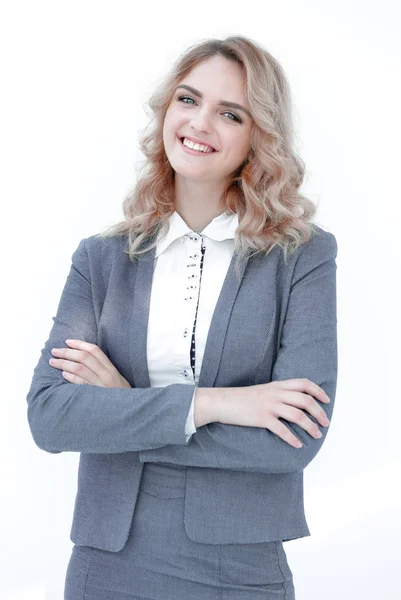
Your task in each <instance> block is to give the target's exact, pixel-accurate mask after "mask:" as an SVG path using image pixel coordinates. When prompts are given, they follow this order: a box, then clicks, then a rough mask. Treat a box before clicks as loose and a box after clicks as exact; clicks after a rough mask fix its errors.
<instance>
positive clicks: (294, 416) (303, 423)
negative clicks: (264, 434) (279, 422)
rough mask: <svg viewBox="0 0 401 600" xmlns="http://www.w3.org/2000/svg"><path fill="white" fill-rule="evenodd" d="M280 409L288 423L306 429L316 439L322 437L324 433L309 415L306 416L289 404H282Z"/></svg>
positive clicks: (281, 415)
mask: <svg viewBox="0 0 401 600" xmlns="http://www.w3.org/2000/svg"><path fill="white" fill-rule="evenodd" d="M313 402H314V401H313ZM279 409H280V417H282V418H283V419H285V420H286V421H289V422H290V423H295V424H296V425H298V426H299V427H302V429H305V431H306V432H307V433H309V435H310V436H311V437H313V438H315V439H318V438H321V437H322V433H321V431H320V429H319V427H318V425H317V424H316V423H314V422H313V421H311V419H309V417H308V415H306V414H305V413H304V412H303V411H302V410H299V409H298V408H295V407H294V406H290V405H289V404H281V406H280V407H279Z"/></svg>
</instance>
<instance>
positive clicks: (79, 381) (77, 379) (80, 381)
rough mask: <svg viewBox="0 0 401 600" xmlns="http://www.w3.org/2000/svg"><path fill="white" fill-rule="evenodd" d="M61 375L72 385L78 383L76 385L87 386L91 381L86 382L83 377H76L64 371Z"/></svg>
mask: <svg viewBox="0 0 401 600" xmlns="http://www.w3.org/2000/svg"><path fill="white" fill-rule="evenodd" d="M61 374H62V375H63V377H65V379H67V381H69V382H70V383H76V384H84V383H86V384H87V383H89V381H85V380H84V379H82V377H78V375H74V374H73V373H68V372H67V371H62V373H61Z"/></svg>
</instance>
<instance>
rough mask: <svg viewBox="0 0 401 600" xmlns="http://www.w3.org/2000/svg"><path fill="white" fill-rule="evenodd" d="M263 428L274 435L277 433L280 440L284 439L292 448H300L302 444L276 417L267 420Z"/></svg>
mask: <svg viewBox="0 0 401 600" xmlns="http://www.w3.org/2000/svg"><path fill="white" fill-rule="evenodd" d="M265 429H268V430H269V431H271V432H272V433H275V434H276V435H278V437H280V438H281V439H282V440H284V441H285V442H287V443H288V444H290V446H293V447H294V448H301V447H302V446H303V444H302V442H301V440H300V439H299V438H297V436H296V435H294V434H293V433H292V431H290V430H289V429H288V427H286V426H285V425H284V423H282V422H281V421H279V420H278V419H271V420H269V422H268V426H266V427H265Z"/></svg>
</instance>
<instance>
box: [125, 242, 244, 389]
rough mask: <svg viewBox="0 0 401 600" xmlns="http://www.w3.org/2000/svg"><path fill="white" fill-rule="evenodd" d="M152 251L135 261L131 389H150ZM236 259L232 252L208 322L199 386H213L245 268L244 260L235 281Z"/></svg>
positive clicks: (153, 257)
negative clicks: (148, 357)
mask: <svg viewBox="0 0 401 600" xmlns="http://www.w3.org/2000/svg"><path fill="white" fill-rule="evenodd" d="M155 252H156V248H152V249H151V250H149V251H148V252H146V253H145V254H143V255H142V256H140V257H139V259H138V260H137V269H136V278H135V285H134V294H133V301H132V317H131V331H130V340H129V347H130V358H131V366H132V372H133V380H134V384H135V387H138V388H147V387H150V379H149V371H148V364H147V355H146V340H147V332H148V319H149V309H150V297H151V291H152V279H153V272H154V264H155ZM248 254H249V252H248ZM236 256H237V254H236V252H235V251H234V254H233V256H232V258H231V262H230V265H229V268H228V271H227V275H226V277H225V279H224V283H223V286H222V289H221V292H220V295H219V297H218V300H217V304H216V308H215V310H214V313H213V317H212V320H211V323H210V328H209V333H208V336H207V339H206V346H205V352H204V356H203V362H202V368H201V372H200V375H199V382H198V386H199V387H213V386H214V383H215V381H216V377H217V374H218V370H219V366H220V360H221V355H222V352H223V346H224V341H225V337H226V333H227V328H228V323H229V320H230V315H231V311H232V308H233V306H234V302H235V298H236V296H237V293H238V290H239V288H240V286H241V282H242V279H243V276H244V273H245V270H246V266H247V260H243V261H241V263H240V270H239V277H238V278H237V275H236V272H235V260H236Z"/></svg>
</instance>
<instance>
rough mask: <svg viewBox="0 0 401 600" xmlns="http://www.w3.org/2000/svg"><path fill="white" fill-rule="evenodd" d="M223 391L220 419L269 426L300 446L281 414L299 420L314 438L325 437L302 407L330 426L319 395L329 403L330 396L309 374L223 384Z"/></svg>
mask: <svg viewBox="0 0 401 600" xmlns="http://www.w3.org/2000/svg"><path fill="white" fill-rule="evenodd" d="M220 392H221V396H220V398H219V402H218V414H217V421H218V422H219V423H225V424H227V425H242V426H248V427H261V428H265V429H269V430H270V431H272V432H273V433H275V434H276V435H278V436H279V437H281V438H282V439H283V440H284V441H285V442H288V444H290V445H291V446H294V447H296V448H299V447H300V443H299V439H298V438H297V437H296V436H295V435H294V434H293V433H292V431H290V429H288V427H286V426H285V424H284V423H282V422H281V421H279V417H281V418H283V419H285V420H286V421H290V422H292V423H296V424H297V425H299V426H300V427H302V428H303V429H305V431H307V432H308V433H309V434H310V435H311V436H312V437H314V438H317V437H321V435H316V434H319V433H321V432H320V430H319V428H318V426H317V424H316V423H314V422H313V421H311V419H309V418H308V417H307V415H306V414H305V413H304V412H303V411H302V409H304V410H306V411H308V412H309V413H310V414H311V415H313V416H314V417H315V418H316V420H317V421H318V422H319V423H320V424H321V425H323V426H326V427H327V426H328V424H329V420H328V419H327V416H326V413H325V411H324V410H323V408H322V407H321V406H320V405H319V404H318V402H316V400H315V398H316V399H317V400H319V401H321V402H325V403H328V402H330V400H329V398H328V396H327V394H326V393H325V391H324V390H323V389H322V388H321V387H319V386H318V385H317V384H316V383H313V381H310V380H309V379H306V378H303V379H285V380H283V381H271V382H270V383H262V384H258V385H250V386H246V387H232V388H220ZM215 408H216V407H215ZM301 445H302V444H301Z"/></svg>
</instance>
